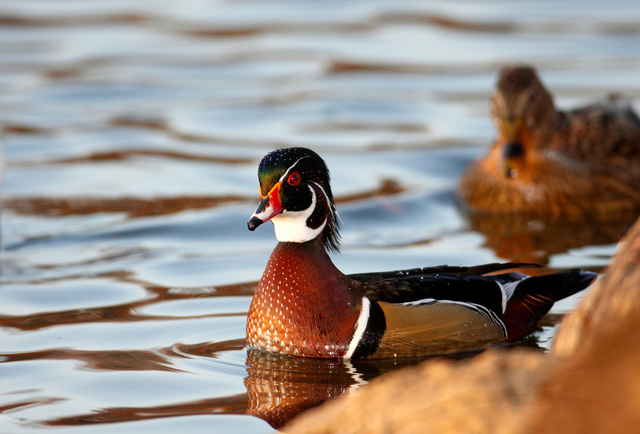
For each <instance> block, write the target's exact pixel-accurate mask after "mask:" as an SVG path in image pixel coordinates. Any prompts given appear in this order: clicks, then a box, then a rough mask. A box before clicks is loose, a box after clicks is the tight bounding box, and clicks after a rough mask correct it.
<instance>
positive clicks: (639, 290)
mask: <svg viewBox="0 0 640 434" xmlns="http://www.w3.org/2000/svg"><path fill="white" fill-rule="evenodd" d="M619 249H620V250H619V252H618V254H617V255H616V257H615V260H614V261H613V263H612V264H611V266H609V267H608V268H607V270H606V273H605V276H604V278H603V279H601V280H600V281H599V282H597V283H596V285H594V286H593V288H591V289H590V292H589V295H588V296H587V297H585V299H584V300H583V301H582V303H580V305H578V307H577V308H576V309H575V311H573V312H571V313H570V314H569V315H568V316H567V317H566V318H565V320H564V321H563V323H562V327H561V328H560V330H559V331H558V334H557V336H556V339H555V343H554V346H553V351H554V354H556V355H571V354H574V353H575V352H576V351H578V350H579V348H580V347H581V346H583V345H584V343H585V341H588V340H589V339H592V338H593V337H594V336H597V335H598V334H600V333H604V332H606V331H607V330H609V329H611V328H615V327H616V324H617V323H618V322H619V321H620V320H623V319H624V318H627V317H636V318H637V317H640V219H639V220H638V221H636V223H635V224H634V225H633V227H632V228H631V229H630V230H629V232H628V233H627V235H626V236H625V237H624V238H623V239H622V241H621V242H620V247H619Z"/></svg>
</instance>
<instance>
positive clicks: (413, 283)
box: [349, 263, 535, 314]
mask: <svg viewBox="0 0 640 434" xmlns="http://www.w3.org/2000/svg"><path fill="white" fill-rule="evenodd" d="M533 266H535V265H531V264H515V263H507V264H486V265H479V266H476V267H451V266H446V265H443V266H438V267H429V268H415V269H410V270H400V271H391V272H383V273H363V274H354V275H350V276H349V277H350V278H352V279H354V280H357V281H359V282H361V283H362V284H363V286H364V289H365V295H366V296H367V298H369V299H370V300H372V301H385V302H389V303H411V302H419V301H420V300H426V299H434V300H449V301H457V302H466V303H474V304H479V305H482V306H484V307H486V308H488V309H491V310H492V311H494V312H496V313H497V314H501V313H502V307H503V303H506V300H503V297H504V292H503V290H502V288H501V284H504V283H507V282H515V281H519V280H522V279H523V278H525V277H527V276H525V275H523V274H520V273H506V274H500V275H495V276H481V275H477V274H483V273H489V272H494V271H500V270H506V269H513V268H522V267H533Z"/></svg>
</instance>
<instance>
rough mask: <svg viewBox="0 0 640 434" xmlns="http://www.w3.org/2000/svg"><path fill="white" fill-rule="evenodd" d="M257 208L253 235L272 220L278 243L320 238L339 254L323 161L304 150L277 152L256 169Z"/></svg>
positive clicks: (249, 224) (335, 220) (329, 189)
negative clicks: (257, 182) (257, 185)
mask: <svg viewBox="0 0 640 434" xmlns="http://www.w3.org/2000/svg"><path fill="white" fill-rule="evenodd" d="M258 180H259V181H260V197H261V198H262V199H261V201H260V203H259V204H258V208H257V209H256V211H255V212H254V213H253V215H252V216H251V219H250V220H249V222H248V226H249V230H251V231H253V230H255V229H256V228H257V227H258V226H260V225H261V224H262V223H264V222H266V221H268V220H271V221H272V222H273V225H274V227H275V232H276V238H277V239H278V241H283V242H293V243H304V242H307V241H311V240H313V239H315V238H316V237H318V236H319V235H320V234H322V242H323V244H324V246H325V248H327V249H328V250H332V251H336V252H337V251H338V250H339V239H340V235H339V232H338V229H339V227H338V213H337V212H336V209H335V205H334V203H333V194H332V193H331V185H330V175H329V169H328V168H327V165H326V163H325V162H324V160H323V159H322V158H321V157H320V156H319V155H318V154H316V153H315V152H313V151H312V150H310V149H306V148H286V149H276V150H275V151H272V152H270V153H268V154H267V155H266V156H265V157H264V158H263V159H262V161H261V162H260V166H259V168H258Z"/></svg>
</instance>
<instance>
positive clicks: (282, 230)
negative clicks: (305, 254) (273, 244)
mask: <svg viewBox="0 0 640 434" xmlns="http://www.w3.org/2000/svg"><path fill="white" fill-rule="evenodd" d="M298 161H299V160H298ZM309 190H311V205H309V208H307V209H305V210H302V211H286V210H285V211H284V212H282V213H281V214H278V215H277V216H275V217H273V218H272V219H271V221H272V222H273V226H274V227H275V232H276V238H277V239H278V241H283V242H289V243H304V242H307V241H311V240H313V239H314V238H316V237H317V236H318V235H320V234H321V233H322V230H323V229H324V227H325V226H326V225H327V220H326V219H325V220H324V222H323V223H322V224H321V225H320V227H318V228H316V229H311V228H310V227H309V226H307V219H308V218H309V217H311V214H313V211H314V210H315V209H316V202H317V200H316V192H315V191H314V189H313V188H312V187H311V186H309Z"/></svg>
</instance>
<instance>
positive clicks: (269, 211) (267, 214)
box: [251, 204, 274, 222]
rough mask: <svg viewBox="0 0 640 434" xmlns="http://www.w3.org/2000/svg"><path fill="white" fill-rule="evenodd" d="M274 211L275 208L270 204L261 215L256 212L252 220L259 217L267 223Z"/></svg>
mask: <svg viewBox="0 0 640 434" xmlns="http://www.w3.org/2000/svg"><path fill="white" fill-rule="evenodd" d="M273 211H274V210H273V206H272V205H271V204H269V206H268V207H266V208H265V209H264V210H263V211H262V212H261V213H255V212H254V213H253V215H252V216H251V218H254V217H258V218H259V219H260V220H262V221H263V222H265V221H267V220H268V219H269V217H271V215H272V214H273Z"/></svg>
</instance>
